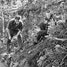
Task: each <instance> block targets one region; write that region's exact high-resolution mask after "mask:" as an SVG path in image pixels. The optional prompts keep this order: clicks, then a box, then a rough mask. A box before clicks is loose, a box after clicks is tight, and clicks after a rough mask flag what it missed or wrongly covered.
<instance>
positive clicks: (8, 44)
mask: <svg viewBox="0 0 67 67" xmlns="http://www.w3.org/2000/svg"><path fill="white" fill-rule="evenodd" d="M10 36H11V39H12V37H13V35H12V34H10ZM11 39H8V41H7V51H8V53H10V51H11V49H10V46H11Z"/></svg>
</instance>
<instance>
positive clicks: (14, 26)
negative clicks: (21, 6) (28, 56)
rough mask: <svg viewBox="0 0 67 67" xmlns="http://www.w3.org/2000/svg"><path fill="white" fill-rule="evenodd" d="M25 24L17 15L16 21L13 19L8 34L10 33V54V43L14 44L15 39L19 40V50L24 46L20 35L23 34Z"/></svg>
mask: <svg viewBox="0 0 67 67" xmlns="http://www.w3.org/2000/svg"><path fill="white" fill-rule="evenodd" d="M22 29H23V24H22V22H21V21H20V16H19V15H17V16H16V17H15V18H14V19H11V20H10V22H9V24H8V27H7V33H8V37H9V39H8V41H7V50H8V52H10V43H11V42H13V40H14V39H17V40H18V43H19V48H21V46H22V40H21V36H20V33H21V32H22Z"/></svg>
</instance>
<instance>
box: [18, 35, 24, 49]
mask: <svg viewBox="0 0 67 67" xmlns="http://www.w3.org/2000/svg"><path fill="white" fill-rule="evenodd" d="M17 39H18V44H19V48H22V47H23V43H22V39H21V36H20V35H18V38H17Z"/></svg>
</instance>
